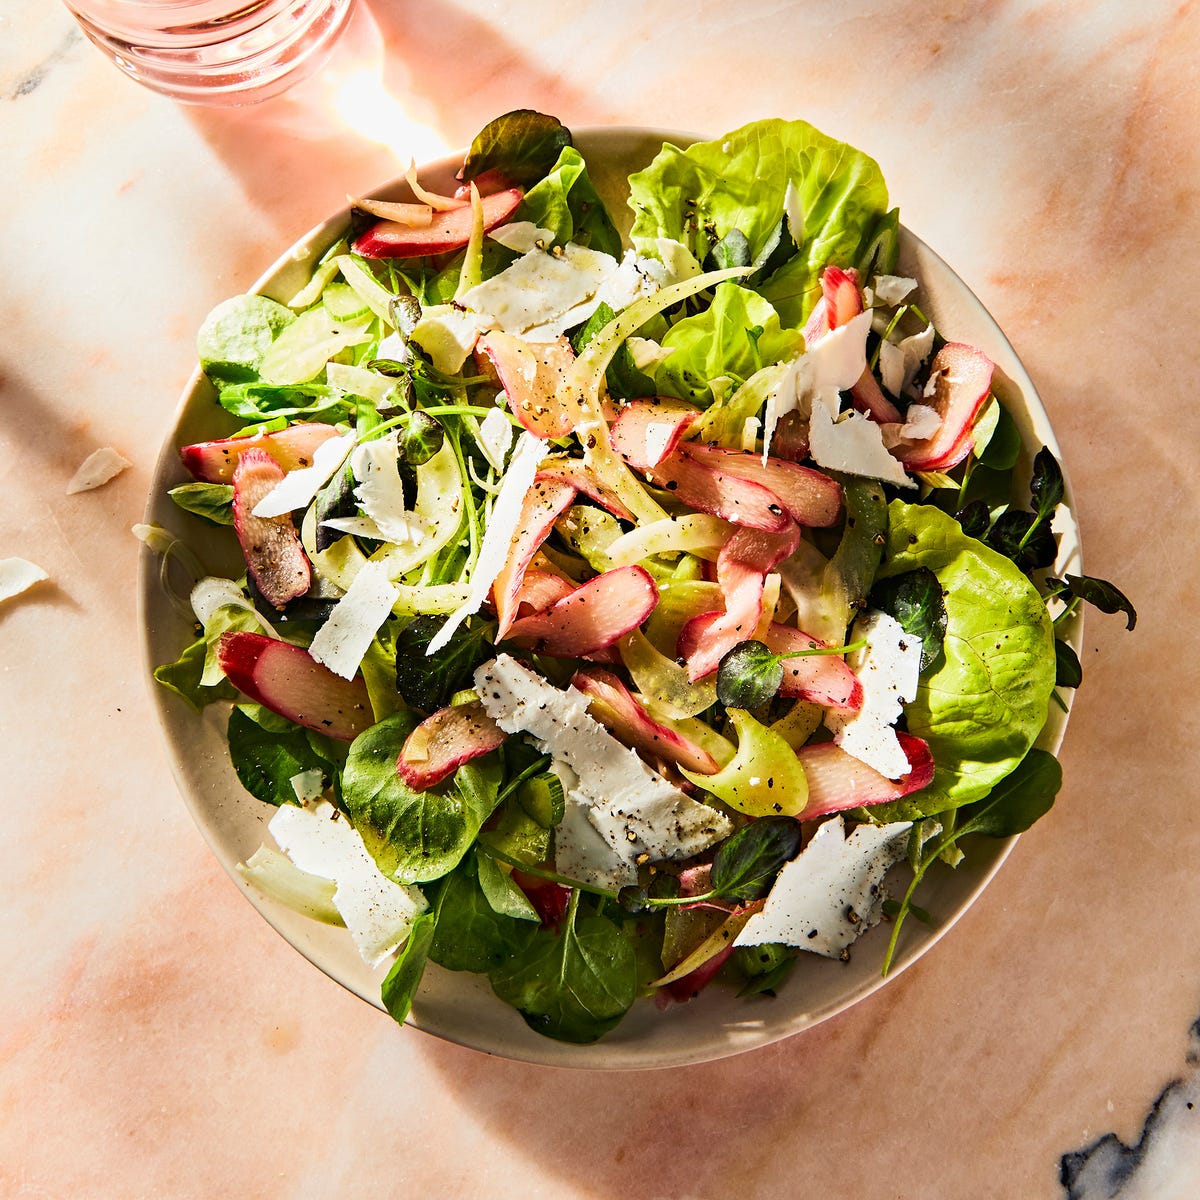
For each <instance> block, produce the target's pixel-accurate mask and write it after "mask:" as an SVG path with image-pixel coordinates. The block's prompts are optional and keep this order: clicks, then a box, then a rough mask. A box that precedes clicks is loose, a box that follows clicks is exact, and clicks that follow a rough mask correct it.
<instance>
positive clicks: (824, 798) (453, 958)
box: [140, 111, 1134, 1066]
mask: <svg viewBox="0 0 1200 1200" xmlns="http://www.w3.org/2000/svg"><path fill="white" fill-rule="evenodd" d="M198 351H199V357H200V366H201V371H200V373H199V374H198V375H197V378H196V380H195V381H194V383H193V386H192V388H191V390H190V392H189V394H188V395H187V396H186V397H185V403H184V406H183V409H182V412H181V415H180V418H179V422H178V426H177V428H176V431H175V434H174V436H173V438H172V440H171V442H170V444H169V445H168V446H167V447H166V448H165V449H164V454H163V458H162V461H161V463H160V469H159V487H158V490H157V491H156V493H155V495H154V496H153V497H152V500H151V506H150V514H149V517H148V520H147V524H146V525H144V526H143V527H141V530H140V532H141V535H142V536H143V538H144V540H146V541H147V542H148V543H149V544H150V545H151V547H152V548H153V549H156V550H158V551H160V552H161V556H162V557H161V567H160V568H154V567H153V561H154V559H153V556H151V555H147V557H146V562H147V570H146V571H145V573H144V583H143V604H144V608H145V612H146V618H147V622H146V623H147V645H148V654H149V656H150V659H151V661H152V662H153V664H154V667H155V670H154V674H155V678H156V679H157V681H158V683H159V684H160V685H162V686H161V688H160V689H159V695H160V711H161V713H162V717H163V722H164V726H165V728H166V730H167V733H168V738H169V740H170V742H171V745H172V748H173V751H174V757H175V763H176V767H177V770H178V772H179V775H180V780H181V784H182V786H183V790H184V793H185V795H186V796H187V797H188V798H189V801H190V803H191V804H192V807H193V810H194V811H195V812H196V815H197V817H198V819H199V820H200V823H201V825H202V827H203V828H204V829H205V832H206V833H207V834H208V836H209V837H210V840H211V841H212V843H213V845H214V848H215V849H216V850H217V853H218V854H219V856H220V857H221V859H222V861H223V862H225V864H226V865H227V866H228V867H230V868H231V869H232V870H234V871H236V873H237V875H238V877H239V878H240V879H241V880H242V882H243V885H244V886H245V888H246V889H247V892H248V894H249V895H250V896H251V898H252V899H253V900H254V902H255V903H256V904H257V905H258V906H259V908H260V909H261V910H262V911H263V912H264V913H265V914H266V915H267V916H268V918H269V919H270V920H272V922H273V923H275V924H276V925H277V927H278V928H280V929H281V931H282V932H284V933H285V935H286V936H287V937H288V938H289V939H290V940H291V941H293V943H294V944H296V945H297V946H298V947H299V948H300V949H302V950H303V951H304V952H305V953H306V954H308V955H309V957H310V958H312V959H313V960H314V961H315V962H317V963H318V964H319V965H321V966H323V967H324V968H325V969H326V970H328V971H329V972H330V973H331V974H332V975H334V976H335V977H336V978H338V979H340V980H341V981H342V982H344V983H346V984H347V986H349V987H351V988H353V989H354V990H355V991H357V992H359V993H360V994H361V995H363V996H365V997H366V998H368V999H370V1000H372V1001H373V1002H374V1003H376V1004H379V1005H381V1006H382V1007H384V1008H386V1009H387V1011H388V1012H390V1013H391V1014H392V1015H393V1016H394V1017H395V1018H396V1019H397V1020H399V1021H404V1020H408V1021H410V1022H411V1023H413V1024H416V1025H418V1026H420V1027H423V1028H426V1029H429V1030H431V1031H433V1032H435V1033H438V1034H440V1035H441V1036H445V1037H450V1038H452V1039H454V1040H457V1041H460V1042H465V1043H467V1044H471V1045H476V1046H479V1047H480V1048H483V1049H487V1050H491V1051H494V1052H500V1053H505V1054H509V1055H511V1056H513V1057H522V1058H529V1059H534V1060H539V1061H547V1062H563V1063H586V1064H589V1065H619V1066H628V1065H656V1064H662V1063H667V1062H682V1061H695V1060H697V1059H699V1058H706V1057H714V1056H717V1055H720V1054H724V1053H732V1052H734V1051H736V1050H738V1049H742V1048H745V1047H748V1046H751V1045H758V1044H763V1043H764V1042H766V1041H770V1040H773V1039H774V1038H777V1037H781V1036H784V1035H786V1034H787V1033H791V1032H795V1031H796V1030H797V1029H800V1028H804V1027H805V1026H806V1025H809V1024H812V1023H813V1022H814V1021H816V1020H819V1019H821V1018H822V1017H824V1016H827V1015H829V1014H830V1013H832V1012H835V1011H838V1009H839V1008H842V1007H845V1005H846V1004H849V1003H851V1002H853V1001H854V1000H855V999H858V998H860V997H861V996H863V995H866V994H867V993H868V992H870V991H871V990H873V989H874V988H875V987H877V986H879V984H880V983H881V982H882V981H883V980H884V979H885V978H887V977H888V976H889V975H890V974H894V973H895V972H896V971H897V970H898V969H900V968H901V967H902V966H904V965H906V964H907V963H908V962H911V961H912V960H913V959H914V958H915V957H916V956H917V955H918V954H919V953H920V952H921V951H922V950H923V949H925V948H926V947H927V946H928V945H930V944H931V943H932V941H933V940H934V939H935V938H936V937H937V936H939V935H940V933H941V932H944V930H945V929H946V928H948V926H949V924H950V923H951V922H952V921H953V919H954V918H955V917H956V916H957V915H958V913H960V912H961V911H962V909H963V908H964V907H965V906H966V904H968V903H969V902H970V900H971V899H972V898H973V897H974V895H975V894H977V892H978V891H979V889H980V888H982V886H983V885H984V884H985V883H986V881H987V879H988V878H989V877H990V875H991V873H992V872H993V871H994V869H995V868H996V866H998V864H999V862H1000V861H1001V860H1002V858H1003V855H1004V853H1005V851H1006V849H1007V847H1008V845H1009V844H1010V843H1011V839H1012V836H1013V835H1015V834H1017V833H1019V832H1021V831H1023V830H1024V829H1026V828H1028V826H1029V825H1031V824H1032V823H1033V822H1034V821H1035V820H1037V819H1038V818H1039V817H1040V816H1041V815H1042V814H1044V813H1045V812H1046V811H1047V810H1048V809H1049V808H1050V806H1051V804H1052V803H1053V800H1054V797H1055V794H1056V792H1057V791H1058V788H1059V784H1060V779H1061V772H1060V770H1059V766H1058V763H1057V761H1056V760H1055V758H1054V756H1053V750H1054V749H1056V748H1057V744H1058V742H1059V740H1060V739H1061V735H1062V730H1063V728H1064V725H1065V717H1066V712H1067V707H1068V700H1069V697H1070V695H1071V694H1072V691H1073V689H1074V688H1075V687H1076V686H1077V685H1078V683H1079V681H1080V678H1081V671H1080V668H1079V662H1078V657H1077V654H1076V651H1075V647H1076V646H1077V645H1078V637H1079V627H1080V616H1079V607H1080V604H1081V603H1082V602H1085V601H1086V602H1090V603H1093V604H1096V605H1098V606H1099V607H1101V608H1102V609H1103V610H1105V611H1108V612H1117V611H1119V612H1123V613H1124V614H1125V615H1126V617H1127V622H1128V624H1129V625H1130V626H1132V623H1133V620H1134V613H1133V609H1132V607H1131V606H1130V604H1129V602H1128V600H1126V598H1125V597H1124V596H1123V595H1122V594H1121V593H1120V592H1119V591H1118V590H1117V589H1116V588H1115V587H1113V586H1112V585H1111V584H1108V583H1106V582H1104V581H1103V580H1098V579H1093V578H1090V577H1088V576H1085V575H1083V574H1082V573H1081V571H1080V568H1079V550H1078V544H1077V536H1076V530H1075V526H1074V523H1073V520H1072V518H1071V515H1070V496H1069V491H1068V486H1067V482H1066V480H1065V478H1064V475H1063V472H1062V469H1061V467H1060V465H1059V461H1058V454H1057V450H1056V447H1055V444H1054V440H1053V436H1052V434H1051V432H1050V430H1049V427H1048V425H1047V423H1046V420H1045V415H1044V413H1042V411H1041V408H1040V406H1039V405H1038V404H1037V400H1036V396H1035V395H1034V393H1033V390H1032V386H1031V385H1030V384H1029V382H1028V379H1027V377H1025V375H1024V372H1023V371H1022V370H1021V368H1020V364H1019V362H1017V360H1016V358H1015V355H1013V354H1012V351H1011V348H1009V347H1008V345H1007V343H1006V342H1005V341H1004V339H1003V337H1002V336H1001V335H1000V334H999V331H998V330H996V329H995V326H994V325H993V324H992V323H991V321H990V319H989V318H988V317H987V315H986V313H984V312H983V310H982V309H981V308H980V307H979V306H978V303H977V302H976V301H974V298H973V297H971V296H970V293H969V292H967V291H966V289H965V287H963V285H962V284H961V283H960V282H959V281H958V280H957V279H956V278H955V277H954V276H953V275H952V274H951V273H950V272H949V271H948V269H947V268H946V267H945V265H944V264H942V263H941V262H940V260H938V259H936V257H935V256H933V255H932V254H931V253H930V252H929V251H928V250H927V248H925V247H924V245H923V244H922V243H920V242H919V241H918V240H917V239H915V238H913V237H912V235H911V234H909V233H908V232H907V231H906V230H904V229H903V228H902V227H901V226H900V224H899V219H898V213H897V210H896V209H895V208H893V207H891V206H890V203H889V200H888V194H887V189H886V186H885V184H884V181H883V178H882V176H881V174H880V171H879V168H878V167H877V165H876V164H875V163H874V162H873V161H872V160H871V159H870V158H868V157H867V156H866V155H865V154H862V153H860V152H859V151H857V150H854V149H853V148H851V147H849V146H846V145H844V144H842V143H840V142H837V141H835V140H833V139H831V138H829V137H827V136H825V135H824V134H822V133H820V132H819V131H817V130H816V129H814V128H813V127H812V126H810V125H807V124H805V123H804V122H800V121H782V120H765V121H759V122H755V123H753V124H751V125H747V126H745V127H743V128H741V129H738V130H735V131H733V132H731V133H729V134H727V135H726V136H724V137H721V138H717V139H715V140H712V141H692V140H691V139H686V138H678V137H676V138H670V139H668V138H665V137H664V136H663V135H661V134H657V135H656V134H653V133H648V132H644V131H621V130H616V131H593V132H591V133H584V134H582V135H580V136H578V137H573V136H572V134H571V133H570V132H569V131H568V130H567V129H565V128H564V127H563V126H562V125H561V124H560V123H559V122H558V121H556V120H555V119H553V118H551V117H547V116H544V115H542V114H538V113H534V112H529V111H518V112H514V113H509V114H506V115H505V116H503V117H500V118H498V119H497V120H495V121H493V122H492V123H490V124H489V125H488V126H487V127H486V128H485V129H484V130H483V131H482V132H481V133H480V134H479V136H478V137H477V138H476V139H475V141H474V142H473V144H472V146H471V148H470V150H469V152H468V153H467V154H466V156H465V158H461V157H460V158H458V159H457V160H453V161H447V162H445V163H442V164H434V165H433V166H432V167H431V168H429V169H425V170H422V171H421V172H420V173H418V172H417V171H416V170H415V169H411V170H410V171H409V172H408V173H407V175H406V177H405V179H404V180H402V181H400V182H398V183H397V184H396V185H394V186H393V187H391V188H389V189H384V191H383V192H382V193H381V194H380V195H378V196H375V197H372V198H369V199H366V198H365V199H362V200H359V201H357V202H356V203H355V204H354V205H353V206H352V208H351V210H350V211H349V213H344V214H339V216H337V217H335V218H333V219H332V220H331V221H329V222H327V223H326V224H325V225H324V226H322V227H321V228H320V229H319V230H316V231H314V233H313V234H311V235H310V236H309V237H308V238H307V239H305V241H304V242H303V243H302V244H301V245H300V247H298V248H297V249H296V250H295V251H293V252H292V253H291V254H289V255H288V256H285V258H284V259H282V260H281V261H280V263H279V264H277V266H276V267H275V268H274V269H273V270H272V272H271V273H270V274H269V275H268V276H267V277H266V278H264V280H263V281H261V283H260V285H259V287H258V288H257V289H256V290H255V291H254V292H253V293H250V294H246V295H242V296H237V297H234V298H232V299H230V300H228V301H226V302H225V303H223V304H221V305H219V306H218V307H217V308H216V309H215V310H214V311H213V313H212V314H210V316H209V318H208V319H207V320H206V322H205V323H204V326H203V328H202V329H201V331H200V333H199V336H198ZM168 529H169V530H170V532H168ZM177 566H182V567H183V568H184V571H185V573H186V575H187V578H186V581H185V586H184V587H183V588H182V589H181V587H180V575H179V573H178V572H177V571H176V570H175V568H176V567H177ZM181 592H182V595H181V594H180V593H181ZM180 610H182V611H180ZM197 711H199V713H200V714H202V715H201V717H199V718H198V717H197ZM860 939H862V944H861V945H859V944H858V943H859V941H860ZM602 1038H603V1039H604V1042H603V1043H602V1047H596V1048H589V1047H592V1044H593V1043H595V1042H597V1041H599V1040H600V1039H602Z"/></svg>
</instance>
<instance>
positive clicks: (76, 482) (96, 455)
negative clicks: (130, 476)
mask: <svg viewBox="0 0 1200 1200" xmlns="http://www.w3.org/2000/svg"><path fill="white" fill-rule="evenodd" d="M132 466H133V463H131V462H130V461H129V460H128V459H127V458H122V457H121V455H119V454H118V453H117V452H116V451H115V450H114V449H113V448H112V447H111V446H103V447H101V449H99V450H93V451H92V453H91V454H89V455H88V456H87V458H85V459H84V460H83V462H82V463H80V465H79V469H78V470H77V471H76V472H75V474H74V475H72V476H71V481H70V482H69V483H68V484H67V495H68V496H73V495H75V493H76V492H90V491H91V490H92V489H93V488H98V487H100V486H101V485H103V484H105V483H107V482H108V481H109V480H110V479H115V478H116V477H117V476H118V475H120V473H121V472H122V471H124V470H125V469H126V467H132Z"/></svg>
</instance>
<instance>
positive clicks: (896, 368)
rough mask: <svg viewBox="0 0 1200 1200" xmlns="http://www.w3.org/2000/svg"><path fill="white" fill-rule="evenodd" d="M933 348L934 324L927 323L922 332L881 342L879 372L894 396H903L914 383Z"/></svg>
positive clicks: (884, 384) (885, 385)
mask: <svg viewBox="0 0 1200 1200" xmlns="http://www.w3.org/2000/svg"><path fill="white" fill-rule="evenodd" d="M932 349H933V326H932V325H926V326H925V328H924V329H922V330H921V332H920V333H913V334H909V336H908V337H906V338H902V339H901V340H900V341H899V342H889V341H886V340H884V341H882V342H880V343H879V374H880V377H881V378H882V379H883V386H884V387H885V388H887V390H888V391H889V392H891V393H892V395H893V396H902V395H903V394H904V392H905V390H906V389H907V387H908V385H909V384H910V383H912V379H913V376H914V375H915V374H916V373H917V368H918V367H919V366H920V365H921V364H922V363H923V362H924V361H925V359H926V358H928V357H929V351H930V350H932Z"/></svg>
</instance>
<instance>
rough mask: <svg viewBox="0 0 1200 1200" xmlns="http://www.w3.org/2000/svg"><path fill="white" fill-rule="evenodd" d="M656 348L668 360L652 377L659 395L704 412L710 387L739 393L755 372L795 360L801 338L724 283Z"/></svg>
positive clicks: (756, 300)
mask: <svg viewBox="0 0 1200 1200" xmlns="http://www.w3.org/2000/svg"><path fill="white" fill-rule="evenodd" d="M662 348H663V349H664V350H670V351H671V354H670V357H668V358H667V359H666V360H665V361H664V362H663V363H662V365H661V366H660V367H659V368H658V370H657V371H656V372H655V374H654V382H655V385H656V387H657V388H658V391H659V394H660V395H663V396H676V397H678V398H679V399H680V400H690V401H691V402H692V403H693V404H696V405H699V406H700V407H707V406H708V405H709V404H710V403H711V402H712V400H713V393H712V387H711V385H712V381H714V380H717V379H722V378H724V379H727V380H728V381H729V383H730V384H731V385H732V388H740V387H741V385H742V384H743V383H745V381H746V380H747V379H749V378H750V377H751V376H752V375H754V373H755V372H756V371H758V370H759V369H760V368H761V367H763V366H766V365H768V364H772V363H777V362H780V361H782V360H784V359H789V358H792V357H794V356H795V355H796V354H798V353H799V352H800V351H801V350H802V349H803V348H804V337H803V335H802V334H801V333H800V332H799V330H796V329H783V328H781V327H780V322H779V314H778V313H777V312H776V311H775V309H774V308H772V307H771V305H770V304H769V303H768V302H767V301H766V300H764V299H763V298H762V297H761V296H760V295H758V294H757V293H756V292H752V291H750V290H749V289H748V288H745V287H742V286H740V285H739V284H737V283H734V282H733V281H732V280H727V281H726V282H725V283H722V284H720V285H719V286H718V287H717V289H716V291H715V292H714V293H713V300H712V304H711V305H709V307H708V308H706V309H705V310H704V311H703V312H700V313H697V314H696V315H695V316H692V317H684V318H683V319H682V320H679V321H677V322H676V323H675V324H674V325H672V326H671V329H670V331H669V332H668V333H667V334H666V336H665V337H664V338H663V339H662ZM732 388H730V389H728V390H732ZM751 415H753V414H751ZM740 433H741V430H740V429H739V430H738V434H739V436H740Z"/></svg>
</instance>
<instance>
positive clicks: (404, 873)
mask: <svg viewBox="0 0 1200 1200" xmlns="http://www.w3.org/2000/svg"><path fill="white" fill-rule="evenodd" d="M419 720H420V716H419V715H418V714H417V713H413V712H407V711H405V712H398V713H396V714H395V715H393V716H391V717H388V718H386V719H385V720H383V721H380V722H379V723H378V724H376V725H372V726H371V728H370V729H367V730H364V731H363V732H362V733H360V734H359V735H358V737H356V738H355V739H354V741H353V742H352V743H351V746H350V752H349V754H348V756H347V758H346V766H345V770H344V773H343V776H342V799H343V801H344V802H345V806H346V810H347V812H348V813H349V814H350V820H351V822H352V824H353V825H354V828H355V829H357V830H358V832H359V833H360V834H361V835H362V839H363V843H364V844H365V845H366V847H367V850H368V851H369V852H370V854H371V857H372V858H374V859H375V862H376V863H377V864H378V865H379V869H380V870H381V871H382V872H383V873H384V874H385V875H386V876H388V878H389V879H394V880H395V881H396V882H397V883H406V884H407V883H427V882H429V881H430V880H433V879H440V878H441V877H442V876H443V875H445V874H447V873H448V872H450V871H451V870H453V869H454V867H456V866H457V865H458V863H459V862H460V861H461V860H462V857H463V855H465V854H466V853H467V851H468V850H470V848H471V847H472V846H473V845H474V843H475V838H476V837H477V836H478V834H479V830H480V828H481V827H482V825H483V823H484V821H486V820H487V819H488V817H489V816H490V815H491V813H492V810H493V809H494V808H495V807H496V802H497V800H498V798H499V791H500V783H501V779H502V776H503V773H504V772H503V768H502V766H501V764H500V761H499V759H498V757H497V756H496V755H495V754H489V755H485V756H484V757H482V758H478V759H474V760H472V761H471V762H467V763H464V764H463V765H462V766H461V767H459V768H458V770H457V771H455V772H454V775H453V777H452V778H451V779H449V780H447V781H446V782H445V783H442V784H439V785H438V786H437V787H436V788H431V789H430V790H429V791H425V792H418V791H416V790H415V789H413V788H410V787H409V786H408V785H407V784H406V783H405V782H404V780H402V779H401V778H400V776H399V775H398V774H397V773H396V758H397V757H398V755H399V753H400V750H401V748H402V747H403V746H404V741H405V739H406V738H407V737H408V735H409V734H410V733H411V732H412V730H413V729H414V728H415V727H416V725H417V723H418V721H419Z"/></svg>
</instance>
